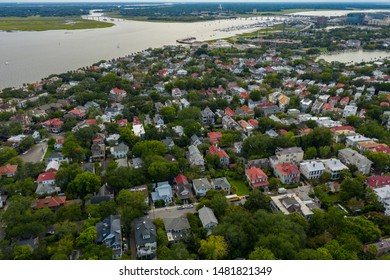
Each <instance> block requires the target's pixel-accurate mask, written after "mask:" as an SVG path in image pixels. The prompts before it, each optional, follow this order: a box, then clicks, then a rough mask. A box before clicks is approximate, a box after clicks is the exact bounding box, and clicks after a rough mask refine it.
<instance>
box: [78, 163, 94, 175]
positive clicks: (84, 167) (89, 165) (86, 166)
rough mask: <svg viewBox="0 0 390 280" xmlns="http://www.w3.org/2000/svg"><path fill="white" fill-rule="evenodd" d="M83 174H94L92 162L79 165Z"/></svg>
mask: <svg viewBox="0 0 390 280" xmlns="http://www.w3.org/2000/svg"><path fill="white" fill-rule="evenodd" d="M81 168H82V170H83V172H90V173H95V171H96V170H95V164H94V163H93V162H83V163H82V164H81Z"/></svg>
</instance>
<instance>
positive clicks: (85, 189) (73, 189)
mask: <svg viewBox="0 0 390 280" xmlns="http://www.w3.org/2000/svg"><path fill="white" fill-rule="evenodd" d="M100 187H101V179H100V177H99V176H98V175H96V174H93V173H90V172H83V173H81V174H77V175H76V178H75V179H74V180H73V182H72V183H71V184H70V186H69V187H68V192H69V193H71V194H74V195H76V196H78V197H81V198H84V197H85V196H86V195H87V194H93V193H94V192H96V191H97V190H98V189H99V188H100Z"/></svg>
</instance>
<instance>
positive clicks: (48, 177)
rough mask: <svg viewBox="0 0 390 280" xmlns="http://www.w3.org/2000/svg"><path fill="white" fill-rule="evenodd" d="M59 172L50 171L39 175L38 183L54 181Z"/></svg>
mask: <svg viewBox="0 0 390 280" xmlns="http://www.w3.org/2000/svg"><path fill="white" fill-rule="evenodd" d="M56 175H57V172H55V171H49V172H44V173H41V174H39V176H38V179H37V182H38V183H40V182H43V181H53V180H55V179H56Z"/></svg>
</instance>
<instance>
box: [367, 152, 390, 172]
mask: <svg viewBox="0 0 390 280" xmlns="http://www.w3.org/2000/svg"><path fill="white" fill-rule="evenodd" d="M367 157H368V159H369V160H371V161H372V162H373V163H374V168H375V170H377V171H379V172H387V171H389V168H390V155H388V154H386V153H376V152H369V153H367Z"/></svg>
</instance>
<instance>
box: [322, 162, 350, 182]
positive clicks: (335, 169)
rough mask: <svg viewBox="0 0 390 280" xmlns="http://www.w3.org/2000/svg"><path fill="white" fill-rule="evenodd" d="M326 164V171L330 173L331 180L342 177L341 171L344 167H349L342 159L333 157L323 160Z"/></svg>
mask: <svg viewBox="0 0 390 280" xmlns="http://www.w3.org/2000/svg"><path fill="white" fill-rule="evenodd" d="M322 162H323V163H324V165H325V170H326V172H328V173H330V179H331V180H338V179H339V178H340V172H341V171H342V170H344V169H348V167H347V166H345V165H344V164H343V163H342V162H341V161H340V160H338V159H335V158H331V159H326V160H322Z"/></svg>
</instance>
